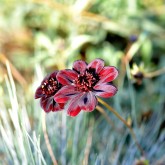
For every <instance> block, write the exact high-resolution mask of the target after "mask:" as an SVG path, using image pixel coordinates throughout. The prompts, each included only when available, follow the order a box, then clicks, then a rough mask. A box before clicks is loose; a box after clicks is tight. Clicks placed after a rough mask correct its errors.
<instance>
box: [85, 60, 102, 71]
mask: <svg viewBox="0 0 165 165" xmlns="http://www.w3.org/2000/svg"><path fill="white" fill-rule="evenodd" d="M103 67H104V60H102V59H99V58H97V59H95V60H93V61H92V62H91V63H89V64H88V66H87V68H88V69H89V68H94V69H95V70H96V73H97V74H99V73H100V71H101V70H102V69H103Z"/></svg>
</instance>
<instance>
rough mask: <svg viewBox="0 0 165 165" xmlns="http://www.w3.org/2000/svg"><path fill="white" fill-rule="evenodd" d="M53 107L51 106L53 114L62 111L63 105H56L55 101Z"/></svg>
mask: <svg viewBox="0 0 165 165" xmlns="http://www.w3.org/2000/svg"><path fill="white" fill-rule="evenodd" d="M54 104H55V105H54V106H53V110H52V111H53V112H55V111H61V110H63V109H64V105H65V104H64V103H56V102H55V101H54Z"/></svg>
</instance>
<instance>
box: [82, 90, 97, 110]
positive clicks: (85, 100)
mask: <svg viewBox="0 0 165 165" xmlns="http://www.w3.org/2000/svg"><path fill="white" fill-rule="evenodd" d="M96 105H97V99H96V96H95V95H94V94H93V93H92V92H88V93H85V94H84V95H83V96H82V97H81V98H80V99H79V106H80V108H81V109H82V110H84V111H88V112H91V111H93V110H94V109H95V107H96Z"/></svg>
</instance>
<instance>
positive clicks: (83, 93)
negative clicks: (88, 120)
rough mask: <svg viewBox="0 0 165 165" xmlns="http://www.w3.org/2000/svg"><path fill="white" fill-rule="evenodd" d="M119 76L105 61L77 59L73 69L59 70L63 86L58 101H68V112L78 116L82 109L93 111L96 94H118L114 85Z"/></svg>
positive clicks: (55, 97)
mask: <svg viewBox="0 0 165 165" xmlns="http://www.w3.org/2000/svg"><path fill="white" fill-rule="evenodd" d="M117 76H118V71H117V69H116V68H115V67H113V66H105V67H104V61H103V60H101V59H95V60H94V61H92V62H91V63H90V64H87V63H86V62H84V61H82V60H78V61H75V62H74V64H73V70H70V69H67V70H62V71H59V73H58V74H57V80H58V81H59V82H60V83H61V84H62V85H63V87H62V88H61V89H60V90H59V91H58V92H57V93H56V94H55V96H54V99H55V101H56V102H58V103H66V102H67V101H69V102H68V108H67V113H68V115H70V116H76V115H78V113H79V112H80V111H81V110H84V111H88V112H91V111H93V110H94V109H95V107H96V105H97V98H96V96H100V97H104V98H108V97H111V96H113V95H115V94H116V92H117V88H116V87H115V86H114V85H112V83H111V81H113V80H114V79H115V78H116V77H117Z"/></svg>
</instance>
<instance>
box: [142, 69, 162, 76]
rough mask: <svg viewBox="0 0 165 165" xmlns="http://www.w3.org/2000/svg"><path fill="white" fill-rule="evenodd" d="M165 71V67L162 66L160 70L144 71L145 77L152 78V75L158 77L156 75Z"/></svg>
mask: <svg viewBox="0 0 165 165" xmlns="http://www.w3.org/2000/svg"><path fill="white" fill-rule="evenodd" d="M164 73H165V67H164V68H161V69H159V70H156V71H153V72H150V73H144V77H145V78H152V77H156V76H159V75H161V74H164Z"/></svg>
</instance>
